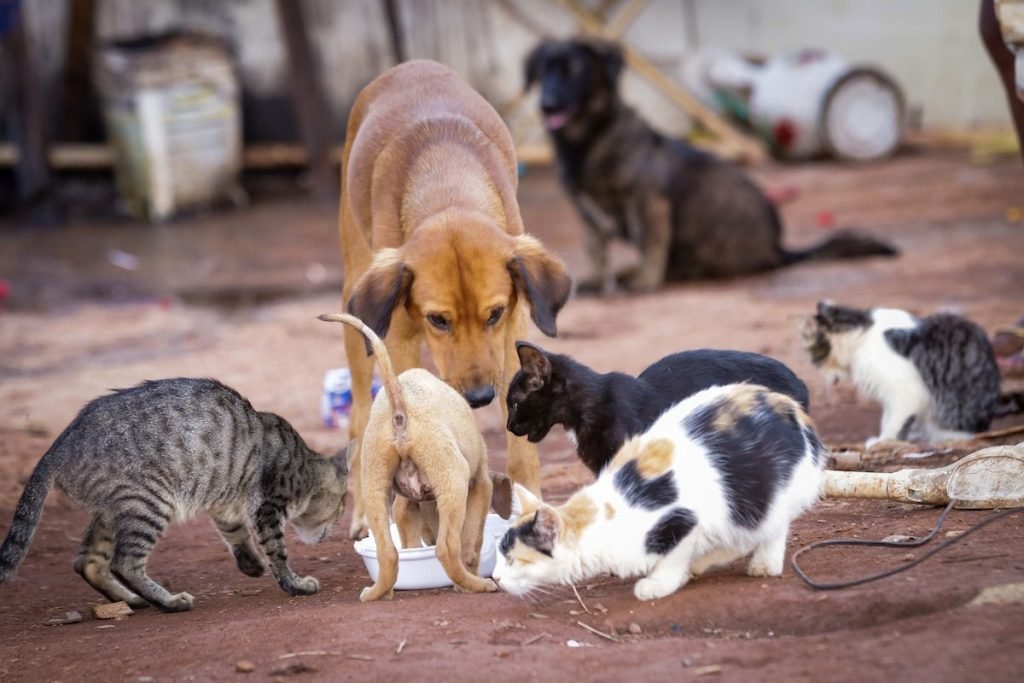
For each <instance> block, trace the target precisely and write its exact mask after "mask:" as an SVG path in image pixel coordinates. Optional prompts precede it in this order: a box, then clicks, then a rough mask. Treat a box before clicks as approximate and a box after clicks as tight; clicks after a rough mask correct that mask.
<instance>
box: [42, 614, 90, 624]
mask: <svg viewBox="0 0 1024 683" xmlns="http://www.w3.org/2000/svg"><path fill="white" fill-rule="evenodd" d="M81 620H82V615H81V614H80V613H79V612H77V611H76V610H71V611H70V612H65V613H64V616H63V617H53V618H52V619H47V620H46V621H44V622H43V623H44V624H46V625H47V626H65V625H67V624H77V623H78V622H80V621H81Z"/></svg>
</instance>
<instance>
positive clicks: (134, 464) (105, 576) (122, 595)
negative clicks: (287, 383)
mask: <svg viewBox="0 0 1024 683" xmlns="http://www.w3.org/2000/svg"><path fill="white" fill-rule="evenodd" d="M347 475H348V468H347V466H346V464H345V458H344V456H343V455H339V456H335V457H334V458H330V459H328V458H323V457H321V456H319V455H318V454H317V453H315V452H313V451H312V450H310V449H309V448H308V447H307V446H306V444H305V443H304V442H303V440H302V438H301V437H300V436H299V434H298V433H297V432H296V431H295V430H294V429H293V428H292V427H291V425H289V424H288V422H286V421H285V420H284V419H283V418H281V417H279V416H277V415H275V414H273V413H266V412H257V411H256V410H254V409H253V407H252V405H251V404H250V403H249V401H247V400H246V399H245V398H243V397H242V396H241V395H239V394H238V392H236V391H234V390H233V389H231V388H229V387H226V386H224V385H223V384H221V383H220V382H217V381H215V380H212V379H186V378H179V379H165V380H158V381H150V382H143V383H142V384H140V385H138V386H136V387H133V388H131V389H119V390H115V391H114V393H112V394H109V395H106V396H101V397H99V398H97V399H94V400H93V401H91V402H90V403H88V404H87V405H86V406H85V407H84V408H83V409H82V411H81V412H80V413H79V414H78V416H77V417H76V418H75V419H74V421H73V422H72V423H71V424H70V425H69V426H68V427H67V428H66V429H65V430H64V431H63V432H62V433H61V435H60V436H58V437H57V440H56V441H55V442H54V443H53V445H52V446H51V447H50V450H49V451H47V452H46V455H44V456H43V458H42V459H41V460H40V461H39V464H38V465H36V468H35V470H34V471H33V472H32V476H31V477H30V478H29V481H28V485H27V486H26V487H25V491H24V493H23V494H22V496H21V500H20V501H18V507H17V509H16V510H15V513H14V521H13V522H12V523H11V529H10V532H9V533H8V535H7V539H6V540H5V541H4V543H3V546H2V547H0V583H3V582H4V581H6V580H7V579H8V578H9V577H10V576H11V575H13V574H14V572H15V571H16V570H17V568H18V565H19V564H20V563H21V560H22V558H23V557H24V556H25V552H26V551H27V550H28V546H29V543H31V541H32V536H33V534H34V533H35V530H36V527H37V526H38V525H39V519H40V517H41V516H42V509H43V501H44V499H45V498H46V493H47V491H48V490H49V489H50V486H51V485H52V484H56V485H57V488H58V489H60V490H61V491H63V492H64V493H65V494H67V495H68V496H69V497H70V498H72V499H73V500H75V501H77V502H79V503H81V504H83V505H84V506H86V507H87V508H88V509H89V510H90V511H91V512H92V521H91V522H90V523H89V526H88V528H87V529H86V531H85V534H84V536H83V539H82V547H81V550H80V551H79V553H78V556H77V557H76V558H75V561H74V568H75V571H76V572H78V574H79V575H80V576H81V577H82V578H83V579H85V581H86V582H87V583H88V584H89V585H90V586H92V587H93V588H95V589H96V590H98V591H99V592H100V593H102V594H103V595H105V596H106V597H107V598H109V599H110V600H115V601H116V600H124V601H126V602H127V603H128V604H130V605H132V606H133V607H144V606H146V605H147V604H149V603H152V604H154V605H157V606H158V607H160V608H161V609H163V610H165V611H168V612H178V611H184V610H189V609H192V602H193V598H192V596H191V595H189V594H188V593H178V594H176V595H172V594H171V593H169V592H168V591H167V590H166V589H165V588H164V587H163V586H161V585H160V584H158V583H156V582H155V581H153V580H152V579H151V578H150V577H149V576H147V574H146V560H147V559H148V558H149V554H150V553H151V552H152V551H153V547H154V546H155V545H156V543H157V541H158V540H159V539H160V536H161V535H162V534H163V533H164V530H165V529H166V528H167V525H168V524H169V523H170V522H171V521H173V520H182V519H187V518H188V517H191V516H193V515H195V514H197V513H199V512H207V513H209V514H210V516H211V517H212V518H213V521H214V524H215V525H216V527H217V529H218V530H219V531H220V534H221V536H222V537H223V538H224V540H225V541H226V542H227V544H228V546H229V547H230V548H231V550H232V552H233V553H234V555H235V560H236V561H237V563H238V568H239V569H240V570H241V571H242V573H244V574H247V575H249V576H260V575H261V574H263V562H262V560H261V559H260V556H259V554H258V553H257V550H256V548H255V546H254V545H253V539H252V537H251V536H250V531H249V527H250V526H251V527H252V529H253V530H254V531H255V532H256V538H257V539H258V541H259V544H260V546H261V547H262V548H263V552H264V553H265V554H266V556H267V558H268V559H269V563H270V570H271V572H272V573H273V575H274V578H275V579H277V582H278V584H279V585H280V586H281V588H282V589H284V590H285V591H286V592H288V593H290V594H292V595H310V594H312V593H316V592H317V590H319V587H320V584H319V582H318V581H317V580H316V579H315V578H314V577H312V576H304V577H299V576H296V575H295V573H293V572H292V570H291V568H289V566H288V555H287V551H286V549H285V543H284V522H285V520H286V519H290V520H291V521H292V525H293V526H294V528H295V529H296V531H298V533H299V537H300V538H301V539H302V540H303V541H304V542H306V543H317V542H319V541H322V540H323V539H324V538H325V537H326V536H327V533H328V531H330V529H331V526H332V525H333V524H334V521H335V520H336V519H337V518H338V517H339V516H340V515H341V513H342V511H343V510H344V494H345V486H346V481H347Z"/></svg>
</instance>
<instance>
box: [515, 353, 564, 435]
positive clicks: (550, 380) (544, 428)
mask: <svg viewBox="0 0 1024 683" xmlns="http://www.w3.org/2000/svg"><path fill="white" fill-rule="evenodd" d="M516 351H517V352H518V354H519V364H520V366H521V369H520V370H519V372H517V373H516V374H515V377H513V378H512V382H511V384H509V387H508V396H506V397H505V401H506V403H507V405H508V425H507V427H508V430H509V431H510V432H512V433H513V434H515V435H516V436H525V437H526V438H527V439H529V440H530V442H531V443H537V442H538V441H540V440H541V439H543V438H544V437H545V436H547V434H548V431H550V430H551V427H552V426H554V425H555V423H556V415H557V413H558V412H559V411H558V410H557V408H558V406H559V401H562V400H564V396H565V391H564V389H565V382H564V381H563V378H562V376H561V373H559V371H558V370H557V368H555V367H554V366H553V365H552V363H551V357H550V356H549V355H548V353H547V352H546V351H544V349H542V348H540V347H539V346H534V345H533V344H529V343H527V342H524V341H519V342H516Z"/></svg>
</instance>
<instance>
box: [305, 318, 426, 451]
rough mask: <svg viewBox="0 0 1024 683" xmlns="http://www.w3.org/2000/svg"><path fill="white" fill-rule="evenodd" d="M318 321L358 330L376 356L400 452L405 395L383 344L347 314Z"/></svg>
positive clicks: (404, 428)
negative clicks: (342, 324) (343, 325)
mask: <svg viewBox="0 0 1024 683" xmlns="http://www.w3.org/2000/svg"><path fill="white" fill-rule="evenodd" d="M317 318H319V319H320V320H323V321H324V322H329V323H344V324H346V325H351V326H352V327H354V328H356V329H357V330H359V331H360V332H361V333H362V334H363V336H364V337H366V339H367V341H369V342H370V346H371V347H373V353H374V354H375V355H376V356H377V365H378V366H379V367H380V379H381V382H382V383H383V384H384V391H386V392H387V395H388V401H390V402H391V426H392V430H393V431H394V434H395V446H396V447H397V448H398V449H399V451H401V450H402V447H403V446H404V445H405V443H406V441H407V434H406V424H407V422H408V420H407V418H406V411H405V395H404V394H403V393H402V387H401V386H400V385H399V384H398V377H396V376H395V367H394V366H393V365H392V364H391V356H389V355H388V349H387V347H386V346H384V342H383V341H381V338H380V337H378V336H377V333H376V332H374V331H373V330H371V329H370V328H369V327H367V325H366V323H364V322H363V321H362V320H360V319H359V318H357V317H355V316H354V315H349V314H348V313H325V314H323V315H319V316H317Z"/></svg>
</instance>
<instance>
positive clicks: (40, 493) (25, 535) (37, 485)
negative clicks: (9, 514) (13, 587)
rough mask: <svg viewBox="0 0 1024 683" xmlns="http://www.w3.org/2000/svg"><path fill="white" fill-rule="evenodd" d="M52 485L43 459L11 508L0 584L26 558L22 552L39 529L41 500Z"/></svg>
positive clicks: (0, 558) (1, 557)
mask: <svg viewBox="0 0 1024 683" xmlns="http://www.w3.org/2000/svg"><path fill="white" fill-rule="evenodd" d="M52 483H53V475H52V473H51V471H50V462H49V459H48V458H47V457H46V456H43V459H42V460H40V461H39V464H38V465H36V468H35V469H34V470H33V471H32V476H30V477H29V478H28V484H26V485H25V491H24V492H23V493H22V494H21V499H20V500H18V507H17V508H15V509H14V520H13V521H12V522H11V530H10V531H8V532H7V538H6V539H4V544H3V545H2V546H0V583H3V582H5V581H6V580H7V579H9V578H10V577H12V576H14V573H15V572H17V571H18V565H20V564H21V560H22V559H23V558H24V557H25V552H26V551H27V550H28V546H29V544H30V543H32V537H33V536H34V535H35V533H36V527H38V526H39V519H40V518H41V517H42V516H43V501H45V500H46V494H47V492H48V491H49V490H50V485H51V484H52Z"/></svg>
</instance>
